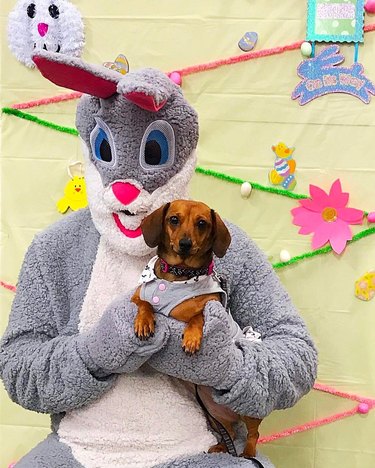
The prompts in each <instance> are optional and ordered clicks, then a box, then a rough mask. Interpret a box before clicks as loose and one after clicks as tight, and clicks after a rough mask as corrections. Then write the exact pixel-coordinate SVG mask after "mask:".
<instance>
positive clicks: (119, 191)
mask: <svg viewBox="0 0 375 468" xmlns="http://www.w3.org/2000/svg"><path fill="white" fill-rule="evenodd" d="M112 191H113V193H114V195H115V197H116V198H117V200H118V201H120V202H121V203H122V204H124V205H128V204H129V203H131V202H132V201H134V200H135V199H136V198H137V197H138V195H139V194H140V193H141V191H140V190H139V189H137V187H134V185H132V184H129V183H128V182H115V183H114V184H113V185H112Z"/></svg>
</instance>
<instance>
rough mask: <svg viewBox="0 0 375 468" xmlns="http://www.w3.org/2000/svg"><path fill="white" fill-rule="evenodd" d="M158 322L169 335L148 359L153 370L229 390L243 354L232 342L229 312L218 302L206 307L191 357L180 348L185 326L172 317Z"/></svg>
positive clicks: (240, 365)
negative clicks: (200, 335)
mask: <svg viewBox="0 0 375 468" xmlns="http://www.w3.org/2000/svg"><path fill="white" fill-rule="evenodd" d="M161 322H167V324H168V326H169V329H170V336H169V338H168V341H167V343H166V345H165V346H164V347H163V348H162V349H161V350H160V351H159V352H157V353H156V354H154V355H153V356H152V357H151V358H150V360H149V364H150V365H151V366H152V367H154V368H155V369H156V370H158V371H160V372H163V373H165V374H168V375H171V376H173V377H178V378H180V379H183V380H187V381H190V382H194V383H196V384H200V385H208V386H210V387H214V388H216V389H219V390H225V389H228V388H231V387H232V385H233V384H234V383H235V382H236V380H237V378H238V375H239V373H240V369H241V367H242V365H243V355H242V352H241V350H240V349H239V348H237V346H236V345H235V343H234V342H233V339H232V331H231V326H230V322H229V318H228V313H227V312H226V311H225V309H224V308H223V306H222V305H221V304H220V302H218V301H210V302H208V303H207V304H206V307H205V309H204V328H203V339H202V343H201V348H200V350H199V351H198V352H197V353H195V354H193V355H188V354H186V352H185V351H184V350H183V348H182V346H181V343H182V334H183V332H184V328H185V326H186V324H185V323H183V322H180V321H177V320H175V319H173V318H166V317H158V321H157V324H160V323H161Z"/></svg>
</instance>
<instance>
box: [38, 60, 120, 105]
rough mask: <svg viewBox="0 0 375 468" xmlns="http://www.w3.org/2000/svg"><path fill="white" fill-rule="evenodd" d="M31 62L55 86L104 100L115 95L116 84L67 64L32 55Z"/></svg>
mask: <svg viewBox="0 0 375 468" xmlns="http://www.w3.org/2000/svg"><path fill="white" fill-rule="evenodd" d="M33 61H34V63H35V65H36V66H37V67H38V69H39V70H40V72H41V74H42V75H43V76H44V77H45V78H47V79H48V80H50V81H52V83H55V84H56V85H57V86H62V87H64V88H68V89H73V90H75V91H80V92H81V93H86V94H90V95H91V96H96V97H98V98H102V99H106V98H108V97H110V96H112V95H113V94H115V93H116V90H117V83H116V82H114V81H109V80H106V79H105V78H103V77H101V76H97V75H96V74H94V73H92V72H90V71H89V70H84V69H82V68H78V67H77V66H74V65H70V64H67V63H61V62H55V61H52V60H48V59H46V58H44V57H40V56H38V55H34V57H33Z"/></svg>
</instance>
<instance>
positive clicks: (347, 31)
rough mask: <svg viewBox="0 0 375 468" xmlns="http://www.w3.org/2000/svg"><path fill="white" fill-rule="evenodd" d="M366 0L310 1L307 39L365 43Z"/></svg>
mask: <svg viewBox="0 0 375 468" xmlns="http://www.w3.org/2000/svg"><path fill="white" fill-rule="evenodd" d="M364 4H365V0H332V1H327V0H308V7H307V37H306V39H307V40H308V41H316V42H357V43H358V42H363V25H364Z"/></svg>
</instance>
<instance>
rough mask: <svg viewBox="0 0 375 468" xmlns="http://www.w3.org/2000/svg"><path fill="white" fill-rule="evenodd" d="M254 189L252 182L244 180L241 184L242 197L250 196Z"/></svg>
mask: <svg viewBox="0 0 375 468" xmlns="http://www.w3.org/2000/svg"><path fill="white" fill-rule="evenodd" d="M252 189H253V187H252V186H251V184H250V183H249V182H244V183H243V184H242V185H241V197H242V198H249V197H250V194H251V191H252Z"/></svg>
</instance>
